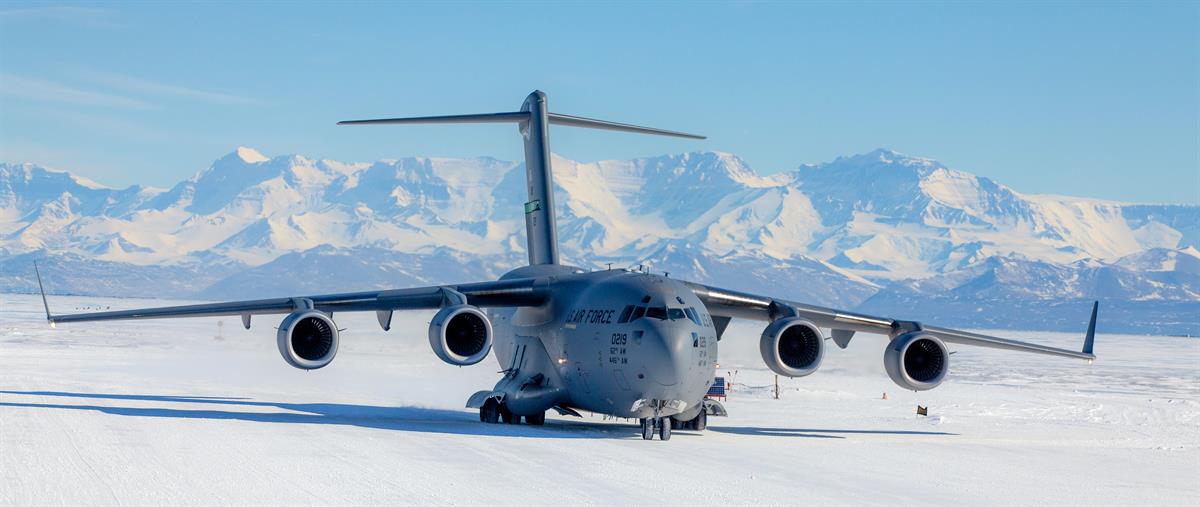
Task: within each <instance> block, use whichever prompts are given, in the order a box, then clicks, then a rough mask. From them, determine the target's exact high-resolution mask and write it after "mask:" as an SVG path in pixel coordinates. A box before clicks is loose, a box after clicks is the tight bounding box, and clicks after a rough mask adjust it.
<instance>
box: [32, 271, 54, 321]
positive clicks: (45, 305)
mask: <svg viewBox="0 0 1200 507" xmlns="http://www.w3.org/2000/svg"><path fill="white" fill-rule="evenodd" d="M33 274H34V275H36V276H37V282H38V290H39V291H41V293H42V308H45V309H46V322H49V323H50V326H51V327H53V326H54V319H52V318H51V317H50V303H47V302H46V287H44V286H43V285H42V272H41V271H39V270H38V267H37V261H33Z"/></svg>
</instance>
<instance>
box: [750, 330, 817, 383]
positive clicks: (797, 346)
mask: <svg viewBox="0 0 1200 507" xmlns="http://www.w3.org/2000/svg"><path fill="white" fill-rule="evenodd" d="M758 348H759V351H760V352H762V358H763V361H764V362H766V363H767V367H768V368H771V371H773V372H775V373H778V374H780V375H783V376H785V377H803V376H805V375H810V374H812V373H813V372H815V371H817V367H818V366H820V365H821V357H823V356H824V354H825V338H824V337H823V336H821V330H820V329H817V326H816V324H813V323H812V322H809V321H807V320H804V319H801V318H799V317H785V318H782V319H779V320H776V321H774V322H772V323H771V324H770V325H768V326H767V328H766V329H764V330H763V333H762V338H761V339H760V340H759V342H758Z"/></svg>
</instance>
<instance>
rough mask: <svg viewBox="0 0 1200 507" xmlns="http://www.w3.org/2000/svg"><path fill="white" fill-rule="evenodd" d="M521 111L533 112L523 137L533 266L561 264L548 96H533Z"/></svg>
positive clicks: (536, 93)
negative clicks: (555, 216) (555, 218)
mask: <svg viewBox="0 0 1200 507" xmlns="http://www.w3.org/2000/svg"><path fill="white" fill-rule="evenodd" d="M521 111H527V112H529V121H526V122H522V123H521V137H523V138H525V184H526V186H527V187H528V188H529V200H528V201H526V202H525V237H526V238H527V239H526V241H527V242H528V243H527V246H528V248H529V265H531V266H534V265H538V264H558V230H557V229H556V227H555V223H554V175H553V173H552V170H551V167H550V129H549V128H548V127H549V126H550V119H549V117H548V115H547V111H546V94H545V93H542V92H541V91H540V90H538V91H534V92H533V93H530V94H529V96H528V97H526V98H525V103H524V104H522V105H521Z"/></svg>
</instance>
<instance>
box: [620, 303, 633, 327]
mask: <svg viewBox="0 0 1200 507" xmlns="http://www.w3.org/2000/svg"><path fill="white" fill-rule="evenodd" d="M632 313H633V305H625V309H624V310H621V316H620V317H618V318H617V324H624V323H626V322H629V315H630V314H632Z"/></svg>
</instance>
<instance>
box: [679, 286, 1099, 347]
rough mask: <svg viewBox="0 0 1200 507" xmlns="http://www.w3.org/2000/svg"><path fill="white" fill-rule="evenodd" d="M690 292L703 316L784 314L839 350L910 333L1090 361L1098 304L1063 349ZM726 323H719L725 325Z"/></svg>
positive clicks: (742, 296) (738, 295) (767, 317)
mask: <svg viewBox="0 0 1200 507" xmlns="http://www.w3.org/2000/svg"><path fill="white" fill-rule="evenodd" d="M684 284H685V285H687V286H688V288H690V289H692V292H694V293H695V294H696V296H697V297H699V298H700V300H701V301H703V302H704V305H705V307H706V308H708V310H709V312H710V313H711V314H712V315H713V316H715V317H719V318H725V319H730V318H742V319H752V320H762V321H772V320H774V319H776V318H778V317H780V315H781V314H782V313H783V312H785V311H790V312H794V313H795V315H797V316H800V317H803V318H805V319H808V320H810V321H812V322H813V323H814V324H816V325H818V326H821V327H825V328H829V329H831V330H832V333H833V336H831V338H832V339H833V340H834V342H836V343H837V344H838V346H839V347H842V348H845V347H846V343H848V342H849V341H850V337H852V336H854V333H856V332H863V333H872V334H882V335H888V336H890V337H893V338H894V337H896V336H897V335H900V334H902V333H907V332H910V331H921V332H924V333H926V334H931V335H934V336H936V337H938V338H940V339H942V340H943V341H945V342H947V343H955V344H959V345H972V346H976V347H988V348H994V349H1005V350H1016V351H1021V352H1033V353H1037V354H1047V355H1053V356H1061V357H1071V358H1075V359H1085V360H1087V361H1092V360H1094V359H1096V355H1095V354H1094V353H1093V352H1092V344H1093V342H1094V340H1095V336H1096V310H1097V308H1098V306H1099V303H1096V304H1095V305H1093V306H1092V318H1091V321H1090V323H1089V324H1088V330H1087V335H1086V336H1085V338H1084V343H1083V350H1082V351H1078V350H1067V349H1061V348H1056V347H1049V346H1046V345H1040V344H1037V343H1029V342H1023V341H1018V340H1010V339H1007V338H999V337H996V336H988V335H984V334H978V333H972V332H969V331H960V330H957V329H949V328H944V327H935V326H926V325H924V324H921V323H920V322H914V321H909V320H899V319H895V318H891V317H877V316H873V315H864V314H861V313H855V312H848V311H844V310H836V309H833V308H825V307H821V306H813V305H809V304H804V303H799V302H795V301H788V300H785V299H779V298H772V297H769V296H761V295H758V294H750V293H746V292H738V291H734V290H729V289H722V288H720V287H713V286H710V285H704V284H699V283H693V282H684ZM727 324H728V321H725V323H724V324H723V325H722V328H723V326H724V325H727Z"/></svg>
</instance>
